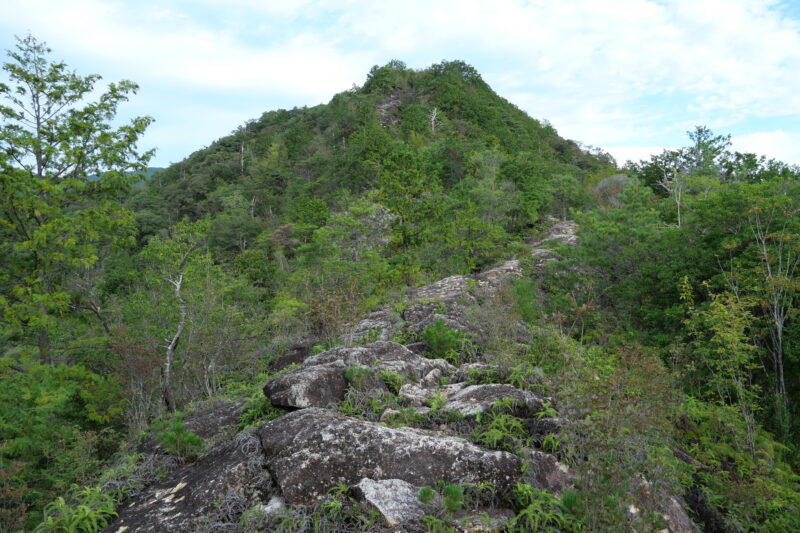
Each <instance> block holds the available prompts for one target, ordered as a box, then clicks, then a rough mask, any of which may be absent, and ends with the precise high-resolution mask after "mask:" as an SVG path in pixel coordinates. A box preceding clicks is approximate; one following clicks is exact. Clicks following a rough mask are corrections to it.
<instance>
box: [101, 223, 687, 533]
mask: <svg viewBox="0 0 800 533" xmlns="http://www.w3.org/2000/svg"><path fill="white" fill-rule="evenodd" d="M575 233H576V226H575V224H574V223H572V222H570V221H564V222H559V223H557V224H555V225H554V226H553V227H552V228H551V230H550V232H549V233H548V235H547V236H546V237H545V238H544V239H542V240H540V241H536V242H532V243H530V244H531V246H532V258H533V261H534V263H535V264H536V265H539V266H541V265H542V264H543V263H545V262H547V261H549V260H551V259H553V258H555V257H556V255H555V252H553V251H552V249H550V248H547V247H545V246H544V244H545V243H547V242H549V241H555V242H558V243H563V244H568V245H574V244H575V242H576V236H575ZM521 275H522V266H521V263H520V261H519V260H517V259H512V260H510V261H507V262H505V263H503V264H501V265H499V266H497V267H495V268H492V269H490V270H487V271H485V272H482V273H480V274H475V275H465V276H451V277H448V278H445V279H443V280H440V281H438V282H436V283H433V284H431V285H427V286H423V287H419V288H416V289H414V290H412V291H410V292H409V293H408V295H407V297H406V301H407V305H406V306H405V307H404V308H403V309H402V310H400V311H399V312H398V311H397V310H396V309H395V308H392V307H390V306H387V307H384V308H382V309H379V310H378V311H375V312H373V313H371V314H370V315H368V316H367V317H365V318H364V319H363V320H361V321H360V322H358V323H356V324H352V325H351V326H350V328H349V331H348V332H347V333H346V334H345V335H344V336H343V339H342V341H343V342H344V343H345V346H342V347H337V348H333V349H331V350H327V351H324V352H322V353H319V354H316V355H313V356H310V357H304V358H301V357H298V354H303V352H305V353H308V350H309V349H310V346H309V340H308V339H301V340H300V342H299V343H298V345H297V346H295V347H293V348H290V349H289V350H287V352H286V353H289V354H292V357H293V358H294V359H295V360H297V361H300V364H299V365H298V366H296V367H294V368H292V369H291V370H289V371H287V372H285V373H283V374H282V375H281V376H280V377H278V378H277V379H274V380H272V381H270V382H269V383H267V384H266V385H265V387H264V393H265V395H266V396H267V397H268V398H269V400H270V402H271V403H272V404H273V405H274V406H278V407H282V408H285V409H289V410H290V412H289V413H287V414H285V415H283V416H281V417H279V418H277V419H275V420H272V421H271V422H268V423H267V424H264V425H262V426H260V427H259V428H257V429H255V430H254V431H253V432H250V433H242V434H240V435H239V436H238V437H237V438H236V440H234V441H233V442H227V443H223V444H220V445H218V446H216V447H214V448H213V449H212V450H211V451H209V452H208V453H207V454H205V455H204V456H203V457H201V458H200V459H198V460H197V461H196V462H194V463H191V464H188V465H186V466H184V467H183V468H181V469H178V470H177V471H174V472H172V473H171V474H169V475H168V476H167V477H166V478H165V479H163V480H162V481H161V482H159V483H157V484H154V485H152V486H150V487H148V488H147V489H146V490H144V491H142V492H140V493H139V494H137V495H136V496H134V497H132V498H130V499H129V500H128V501H126V502H125V503H124V504H123V506H122V507H121V508H120V509H119V517H118V519H117V520H116V521H115V522H114V523H112V524H111V525H110V526H109V527H108V528H107V529H106V531H112V532H117V533H123V532H124V531H146V532H160V531H165V532H166V531H192V530H197V531H223V530H225V531H243V529H241V526H240V522H241V518H240V517H241V515H242V514H243V513H244V512H245V511H246V510H248V509H250V510H252V509H256V510H257V511H258V513H259V516H260V517H261V518H260V520H261V524H262V527H264V526H263V524H268V523H270V522H269V520H270V517H272V516H281V513H284V515H286V514H287V513H289V514H291V513H292V512H293V511H292V510H293V509H294V508H295V507H296V506H313V505H318V504H320V503H321V502H324V501H325V499H326V497H327V496H328V495H329V493H330V492H331V491H332V490H339V489H340V488H342V487H344V488H345V489H347V490H348V491H349V492H350V493H351V494H352V495H354V496H355V497H357V498H359V499H361V500H362V501H363V502H364V505H365V506H367V507H368V508H371V509H373V510H374V511H375V512H376V513H378V515H379V516H380V517H381V519H380V522H381V523H382V525H381V526H377V527H378V528H379V529H380V528H384V527H390V528H392V529H391V530H392V531H417V530H420V529H419V528H420V527H421V525H420V519H421V517H422V516H423V515H424V514H426V513H428V512H429V511H430V509H428V510H426V509H424V506H423V504H422V503H421V502H420V501H419V498H418V497H417V495H418V493H419V491H420V489H421V488H422V487H425V486H436V485H437V483H448V484H458V485H472V486H486V484H491V487H493V490H494V491H496V494H498V495H505V496H508V495H509V494H510V492H511V490H512V489H513V487H514V486H515V484H516V483H518V482H522V481H524V482H527V483H529V484H531V485H532V486H534V487H537V488H540V489H544V490H547V491H550V492H553V493H557V494H558V493H560V492H561V491H563V490H564V489H565V488H568V487H569V486H571V484H572V483H573V481H574V476H573V475H572V473H571V472H570V470H569V468H568V467H567V466H566V465H564V464H563V463H561V462H560V461H559V460H558V457H556V456H555V455H552V454H548V453H545V452H544V451H542V450H539V449H534V448H528V449H526V450H524V453H523V454H522V457H520V456H517V455H515V454H512V453H509V452H508V451H503V450H498V449H489V448H487V447H484V446H483V445H481V444H477V443H475V442H469V441H468V440H465V438H464V437H465V436H466V435H469V434H470V433H471V432H473V431H474V430H475V428H476V427H478V424H480V423H485V419H486V418H489V419H491V416H492V414H493V413H495V412H496V411H497V406H498V405H502V406H504V408H505V411H503V412H504V413H508V414H513V416H515V417H518V418H519V419H521V420H524V424H523V427H524V430H525V431H527V432H528V434H529V435H533V436H536V437H537V438H538V439H539V440H540V441H541V439H543V438H544V437H546V435H547V434H549V433H553V432H557V431H558V430H559V429H560V428H561V427H563V425H564V424H568V423H569V421H568V420H566V419H563V418H559V417H558V416H557V414H556V413H554V409H555V408H557V405H556V404H555V401H554V400H553V399H551V398H546V397H543V396H539V395H537V394H535V393H534V392H532V391H530V390H522V389H519V388H517V387H515V386H512V385H510V384H507V383H474V382H471V381H470V379H471V377H473V376H475V375H480V374H481V373H483V374H486V373H491V372H492V371H494V370H495V366H494V365H493V364H492V360H491V357H490V356H489V355H488V354H484V355H486V356H485V357H482V358H481V357H478V356H476V357H475V358H473V359H474V360H471V361H467V362H465V363H463V364H460V365H455V364H452V362H448V361H447V360H445V359H442V358H432V357H430V353H429V352H430V351H431V347H430V346H429V345H427V343H425V342H424V341H422V340H420V339H421V335H422V333H423V332H424V331H425V330H426V329H427V328H429V327H430V326H432V325H435V324H440V325H441V324H444V325H446V327H447V328H449V329H452V330H456V331H459V332H462V334H463V335H464V336H465V337H467V338H469V337H476V336H479V335H480V333H481V328H482V327H483V325H482V324H479V323H477V321H476V319H475V317H474V316H470V315H469V313H467V312H466V310H467V308H468V306H469V305H470V304H474V303H475V302H477V301H482V300H486V299H491V298H493V297H494V296H495V295H497V293H498V291H500V290H501V288H502V287H503V285H504V284H505V283H506V282H507V281H508V280H511V279H514V278H518V277H520V276H521ZM510 330H511V331H512V332H513V331H516V330H518V334H519V336H520V337H521V339H520V340H521V341H524V337H525V335H526V328H525V327H524V325H523V324H519V325H514V324H512V325H510ZM514 334H516V333H514ZM393 339H394V340H393ZM396 340H399V341H405V342H395V341H396ZM367 341H372V342H367ZM358 344H361V345H358ZM229 409H230V407H229ZM343 411H344V412H343ZM497 412H499V411H497ZM204 416H205V417H206V418H207V419H209V420H213V419H214V416H211V415H208V414H206V415H204ZM523 464H525V465H526V467H525V468H523ZM523 471H524V472H523ZM505 501H508V498H506V500H505ZM484 503H485V505H483V506H482V507H481V506H478V507H477V508H473V509H468V510H465V511H463V512H462V514H463V516H462V517H461V523H463V524H471V525H465V526H464V527H465V529H464V530H465V531H466V530H468V529H466V528H469V530H470V531H480V530H484V531H490V530H491V531H494V530H499V529H502V527H503V524H504V523H506V522H508V520H510V519H511V518H513V516H514V513H513V511H511V510H508V509H505V510H504V509H497V508H495V505H494V504H492V503H491V502H489V503H487V502H484ZM666 507H667V508H665V511H664V512H665V515H667V514H668V515H669V516H667V517H666V522H667V523H668V524H669V528H668V531H671V532H673V533H677V532H684V531H686V532H688V531H691V530H692V529H691V527H692V526H691V521H689V519H688V517H687V516H686V513H685V511H684V510H683V507H682V506H681V505H679V504H677V505H676V504H675V501H672V500H670V502H669V505H667V506H666ZM481 514H485V515H486V516H491V517H492V519H491V520H484V523H485V524H489V525H484V526H481V525H480V521H479V520H477V519H476V518H475V517H477V516H478V515H481ZM287 516H288V515H287ZM263 530H267V529H263ZM381 530H386V529H381Z"/></svg>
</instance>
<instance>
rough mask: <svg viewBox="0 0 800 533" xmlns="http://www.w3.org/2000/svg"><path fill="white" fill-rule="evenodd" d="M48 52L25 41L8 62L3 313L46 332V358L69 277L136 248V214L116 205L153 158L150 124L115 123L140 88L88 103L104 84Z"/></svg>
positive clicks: (2, 148) (0, 234)
mask: <svg viewBox="0 0 800 533" xmlns="http://www.w3.org/2000/svg"><path fill="white" fill-rule="evenodd" d="M49 52H50V49H48V48H47V47H46V46H45V45H44V44H43V43H41V42H39V41H37V40H36V39H35V38H33V37H31V36H28V37H26V38H24V39H20V40H19V42H18V44H17V47H16V51H11V52H9V54H8V55H9V57H10V59H11V61H10V62H9V63H6V64H4V65H3V70H5V71H6V72H7V74H8V79H9V81H10V85H2V84H0V95H1V96H2V97H3V100H4V103H3V104H0V117H2V125H0V255H2V256H3V258H4V260H3V265H2V270H0V310H1V311H2V313H3V317H2V320H3V323H4V327H5V328H6V329H7V330H8V333H16V334H19V333H20V332H24V331H25V330H27V329H29V328H31V329H33V330H38V332H39V341H38V342H39V349H40V353H41V355H42V356H43V357H45V356H46V352H47V351H48V346H47V344H48V342H47V337H46V329H47V328H48V327H49V326H52V325H53V324H54V321H55V316H57V315H58V314H59V313H62V312H64V311H65V310H66V309H67V306H68V304H69V301H70V297H69V295H68V294H67V291H66V290H65V289H64V279H65V278H66V277H67V275H68V274H69V273H70V272H74V271H77V270H80V269H86V268H88V267H90V266H92V265H93V264H94V263H96V262H97V261H98V258H99V257H100V256H101V254H103V253H104V251H105V250H106V249H108V247H110V246H119V245H124V244H127V243H129V242H130V239H131V237H132V235H133V234H134V222H133V216H132V214H131V213H129V212H128V211H126V210H125V209H123V208H122V206H121V205H120V204H119V201H118V200H119V198H120V197H121V196H122V195H124V194H125V193H126V192H127V190H128V187H129V184H130V183H131V182H132V181H137V180H138V179H140V178H139V177H136V176H134V174H136V173H139V172H142V171H143V170H144V169H145V167H146V162H147V160H148V159H149V157H150V156H151V155H152V153H151V152H147V153H145V154H143V155H140V154H138V153H137V151H136V142H137V140H138V138H139V137H140V136H141V134H142V133H143V132H144V130H145V128H146V127H147V125H148V124H149V123H150V122H151V119H150V118H136V119H134V120H132V121H131V123H130V124H128V125H125V126H121V127H118V128H113V127H112V126H111V125H110V122H111V121H112V120H113V119H114V117H115V115H116V113H117V108H118V106H119V105H120V104H121V103H122V102H124V101H125V100H127V99H128V95H129V94H131V93H134V92H135V91H136V88H137V87H136V85H135V84H133V83H131V82H129V81H123V82H120V83H118V84H113V83H112V84H109V86H108V88H107V90H106V91H105V92H104V93H103V94H102V95H100V97H99V98H98V100H97V101H94V102H89V103H86V102H85V99H86V98H87V97H88V96H89V95H90V94H91V93H92V91H93V90H94V88H95V84H96V83H97V82H98V81H99V79H100V77H99V76H97V75H90V76H86V77H81V76H78V75H77V74H75V73H72V72H69V71H68V70H67V67H66V65H65V64H63V63H60V62H52V61H50V60H49V59H48V54H49Z"/></svg>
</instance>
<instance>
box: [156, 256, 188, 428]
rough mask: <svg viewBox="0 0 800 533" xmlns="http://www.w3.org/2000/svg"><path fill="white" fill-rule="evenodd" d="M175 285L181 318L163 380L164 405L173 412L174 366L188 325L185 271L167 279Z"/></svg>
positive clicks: (171, 345)
mask: <svg viewBox="0 0 800 533" xmlns="http://www.w3.org/2000/svg"><path fill="white" fill-rule="evenodd" d="M167 281H169V282H170V283H172V285H173V286H174V287H175V300H176V301H177V302H178V309H179V311H180V318H179V320H178V327H177V329H176V330H175V334H174V335H173V336H172V339H171V340H170V342H169V344H168V345H167V351H166V353H165V354H164V369H163V376H162V380H161V396H162V398H163V400H164V407H166V409H167V411H169V412H172V411H174V410H175V401H174V399H173V398H172V368H173V364H174V361H175V350H176V348H177V347H178V343H179V342H180V340H181V335H182V334H183V328H184V327H186V301H185V300H184V299H183V297H182V296H181V286H182V285H183V272H181V273H180V274H178V277H177V278H175V279H169V280H167Z"/></svg>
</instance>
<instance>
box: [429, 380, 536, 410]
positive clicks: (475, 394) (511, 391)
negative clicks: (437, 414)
mask: <svg viewBox="0 0 800 533" xmlns="http://www.w3.org/2000/svg"><path fill="white" fill-rule="evenodd" d="M507 398H510V399H512V400H514V402H515V409H514V410H515V412H517V413H519V414H521V415H523V416H530V415H534V414H536V413H538V412H539V411H541V410H542V407H543V405H544V402H545V399H543V398H540V397H539V396H536V395H535V394H533V393H532V392H529V391H523V390H520V389H518V388H516V387H514V386H512V385H508V384H496V383H492V384H487V385H470V386H468V387H464V388H463V389H461V390H460V391H458V392H456V393H455V394H453V395H451V396H449V397H448V398H447V403H446V404H445V405H444V408H445V409H449V410H451V411H458V412H459V413H461V414H464V415H476V414H478V413H483V412H486V411H488V410H489V409H490V408H491V407H492V404H493V403H495V402H497V401H500V400H505V399H507Z"/></svg>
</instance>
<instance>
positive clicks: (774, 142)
mask: <svg viewBox="0 0 800 533" xmlns="http://www.w3.org/2000/svg"><path fill="white" fill-rule="evenodd" d="M731 143H732V145H733V148H734V150H737V151H739V152H752V153H755V154H759V155H765V156H767V157H771V158H774V159H778V160H780V161H783V162H786V163H791V164H794V165H800V132H798V131H792V132H787V131H784V130H775V131H759V132H755V133H748V134H745V135H737V136H736V137H733V138H732V139H731Z"/></svg>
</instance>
